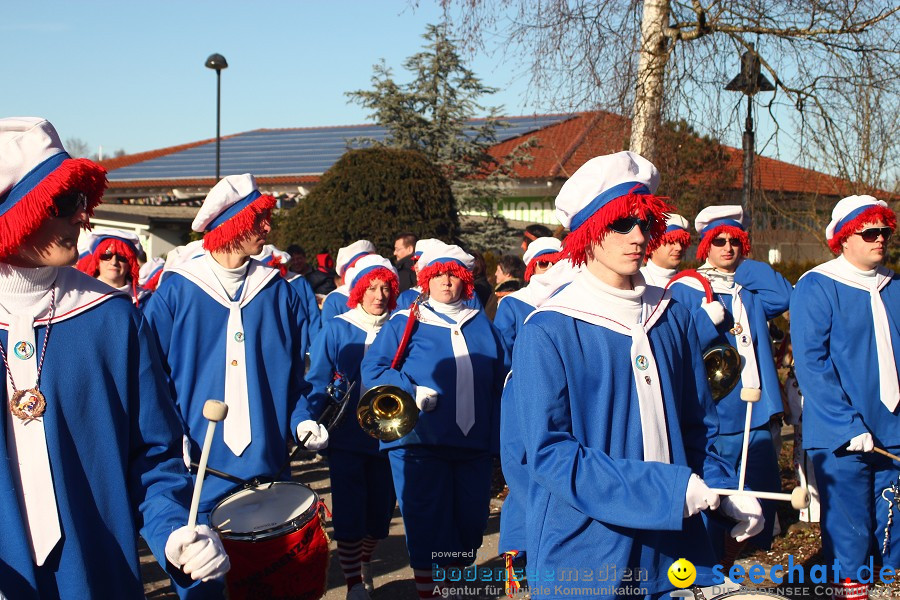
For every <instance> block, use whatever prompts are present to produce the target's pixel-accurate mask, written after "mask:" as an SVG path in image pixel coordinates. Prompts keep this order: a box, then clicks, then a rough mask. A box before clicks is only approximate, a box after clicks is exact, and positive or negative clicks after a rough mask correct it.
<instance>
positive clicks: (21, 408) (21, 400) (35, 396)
mask: <svg viewBox="0 0 900 600" xmlns="http://www.w3.org/2000/svg"><path fill="white" fill-rule="evenodd" d="M46 408H47V401H46V400H45V399H44V395H43V394H42V393H41V392H40V390H38V389H37V388H36V387H34V388H31V389H28V390H16V391H15V392H14V393H13V395H12V398H10V399H9V411H10V412H11V413H12V414H13V415H15V416H16V417H18V418H19V419H20V420H22V421H32V420H34V419H37V418H39V417H41V416H43V414H44V410H45V409H46Z"/></svg>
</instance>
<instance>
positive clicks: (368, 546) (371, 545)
mask: <svg viewBox="0 0 900 600" xmlns="http://www.w3.org/2000/svg"><path fill="white" fill-rule="evenodd" d="M377 545H378V540H376V539H375V538H373V537H370V536H366V537H364V538H363V541H362V561H363V562H364V563H367V562H372V554H373V553H374V552H375V546H377Z"/></svg>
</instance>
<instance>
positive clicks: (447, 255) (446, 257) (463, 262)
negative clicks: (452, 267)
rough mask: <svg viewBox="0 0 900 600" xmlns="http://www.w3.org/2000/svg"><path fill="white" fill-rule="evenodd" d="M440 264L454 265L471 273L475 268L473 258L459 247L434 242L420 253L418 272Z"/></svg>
mask: <svg viewBox="0 0 900 600" xmlns="http://www.w3.org/2000/svg"><path fill="white" fill-rule="evenodd" d="M441 263H456V264H458V265H460V266H461V267H463V268H465V269H467V270H469V271H471V270H472V267H474V266H475V257H474V256H472V255H471V254H469V253H467V252H466V251H465V250H463V249H462V248H460V247H459V246H454V245H451V244H445V243H444V242H442V241H440V240H435V241H434V243H433V244H429V245H428V246H427V247H426V248H425V251H424V252H423V253H422V257H421V258H420V259H419V270H422V269H425V268H427V267H431V266H433V265H437V264H441Z"/></svg>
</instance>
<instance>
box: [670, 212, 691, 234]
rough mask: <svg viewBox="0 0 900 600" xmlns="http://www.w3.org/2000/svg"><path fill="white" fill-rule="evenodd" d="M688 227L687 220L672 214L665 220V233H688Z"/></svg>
mask: <svg viewBox="0 0 900 600" xmlns="http://www.w3.org/2000/svg"><path fill="white" fill-rule="evenodd" d="M689 227H690V224H689V223H688V220H687V219H685V218H684V217H682V216H681V215H677V214H675V213H672V214H671V215H669V218H668V219H666V233H669V232H670V231H678V230H684V231H689V229H688V228H689Z"/></svg>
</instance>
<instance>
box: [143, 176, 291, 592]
mask: <svg viewBox="0 0 900 600" xmlns="http://www.w3.org/2000/svg"><path fill="white" fill-rule="evenodd" d="M274 205H275V199H274V198H273V197H271V196H268V195H263V194H260V192H259V190H258V189H257V187H256V181H255V180H254V178H253V176H252V175H249V174H246V175H230V176H228V177H225V178H224V179H222V180H221V181H219V182H218V183H217V184H216V185H215V186H213V188H212V189H211V190H210V192H209V194H208V195H207V197H206V199H205V200H204V201H203V205H202V206H201V207H200V211H199V212H198V213H197V217H196V218H195V219H194V222H193V224H192V225H191V227H192V228H193V230H194V231H198V232H205V233H204V236H203V248H204V252H203V254H202V255H200V256H197V257H195V258H189V259H187V260H186V261H184V262H182V263H181V264H179V265H178V266H176V267H175V268H173V269H172V271H171V274H170V275H169V276H167V277H166V278H165V279H164V280H163V282H162V283H161V284H160V286H159V288H158V289H157V291H156V293H155V294H153V296H151V297H150V301H149V302H148V303H147V307H146V309H145V315H146V317H147V320H148V321H149V323H150V328H151V330H152V331H153V333H154V335H155V338H156V342H157V344H158V347H159V350H160V354H161V355H162V357H163V359H164V361H165V363H166V367H167V370H168V373H169V378H170V380H171V388H172V390H173V391H174V396H175V397H174V401H175V405H176V406H177V408H178V410H179V412H180V414H181V417H182V421H183V423H184V426H185V432H186V433H187V435H188V438H189V439H190V455H191V456H192V457H193V458H194V459H195V460H197V459H198V458H199V456H200V444H201V443H202V441H203V435H204V433H205V431H206V428H207V421H206V419H205V418H204V417H203V404H204V403H205V402H206V400H207V399H209V398H224V400H225V404H226V405H227V406H228V416H227V417H226V419H225V421H224V422H223V427H220V428H217V429H216V431H215V438H214V440H213V443H212V450H211V451H210V454H209V465H210V466H211V467H213V468H215V469H218V470H221V471H224V472H227V473H230V474H231V475H234V476H236V477H240V478H242V479H247V480H249V479H251V478H253V477H256V476H262V477H271V478H278V479H282V478H283V479H287V478H289V477H290V473H289V469H285V471H284V472H279V470H280V469H282V468H284V467H285V463H286V459H287V436H288V435H290V432H293V431H295V430H296V427H297V424H298V423H299V422H300V418H299V416H298V414H299V411H298V408H297V406H298V400H299V399H300V398H301V396H303V395H305V394H306V392H307V391H308V385H307V384H306V382H305V381H304V380H303V372H304V363H303V357H304V356H305V354H306V350H307V349H306V348H305V347H303V343H302V342H303V340H304V339H308V338H306V337H305V336H306V333H305V332H304V329H305V328H306V327H307V326H308V324H307V322H306V321H305V320H303V318H302V315H303V314H304V311H303V308H302V306H301V301H300V297H299V296H298V295H297V293H296V292H295V291H294V290H293V288H291V286H290V285H288V284H287V282H285V281H284V280H283V279H282V278H281V277H280V276H279V273H278V271H277V270H276V269H272V268H269V267H266V266H263V265H262V264H261V263H260V262H259V261H257V260H253V259H251V258H250V257H251V256H253V255H255V254H259V253H260V251H261V250H262V247H263V245H264V244H265V241H266V236H267V235H268V233H269V230H270V225H269V219H270V216H271V211H272V207H273V206H274ZM232 487H233V484H232V483H230V482H228V481H224V480H222V479H219V478H216V477H210V478H208V479H207V481H206V482H205V484H204V486H203V494H202V496H201V500H200V511H201V513H204V515H203V518H206V513H208V512H209V511H210V510H211V509H212V508H214V507H215V505H216V503H217V502H218V501H219V500H221V499H222V497H223V496H224V495H225V494H226V493H227V492H228V491H229V490H230V489H231V488H232ZM201 587H202V588H203V589H197V590H192V591H193V592H195V593H196V594H197V595H198V596H202V595H210V596H215V595H217V596H218V597H221V594H222V587H221V585H219V586H218V589H216V587H215V586H212V585H206V586H201ZM191 597H194V596H191Z"/></svg>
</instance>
